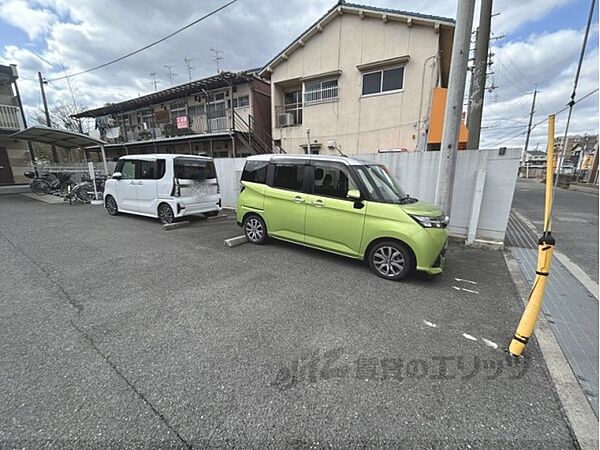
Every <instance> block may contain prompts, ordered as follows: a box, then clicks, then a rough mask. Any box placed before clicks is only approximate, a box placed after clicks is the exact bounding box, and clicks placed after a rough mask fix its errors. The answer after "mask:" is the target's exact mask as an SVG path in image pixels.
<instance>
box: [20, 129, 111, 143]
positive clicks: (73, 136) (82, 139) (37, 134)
mask: <svg viewBox="0 0 600 450" xmlns="http://www.w3.org/2000/svg"><path fill="white" fill-rule="evenodd" d="M9 137H10V138H12V139H21V140H23V141H29V142H41V143H43V144H50V145H55V146H57V147H63V148H81V147H89V146H92V145H104V144H105V142H104V141H101V140H100V139H95V138H93V137H90V136H88V135H87V134H81V133H74V132H72V131H66V130H59V129H56V128H49V127H39V126H35V127H29V128H27V129H25V130H22V131H18V132H17V133H13V134H11V135H10V136H9Z"/></svg>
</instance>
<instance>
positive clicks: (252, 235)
mask: <svg viewBox="0 0 600 450" xmlns="http://www.w3.org/2000/svg"><path fill="white" fill-rule="evenodd" d="M243 227H244V234H245V235H246V239H248V241H249V242H251V243H252V244H257V245H262V244H264V243H265V242H266V241H267V226H266V225H265V222H264V220H262V218H261V217H260V216H258V215H256V214H251V215H248V216H246V218H245V219H244V223H243Z"/></svg>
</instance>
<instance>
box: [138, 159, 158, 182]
mask: <svg viewBox="0 0 600 450" xmlns="http://www.w3.org/2000/svg"><path fill="white" fill-rule="evenodd" d="M137 164H138V176H137V179H138V180H155V179H156V162H155V161H137Z"/></svg>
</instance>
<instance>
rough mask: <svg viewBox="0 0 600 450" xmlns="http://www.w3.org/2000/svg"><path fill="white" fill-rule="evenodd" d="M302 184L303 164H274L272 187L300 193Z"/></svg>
mask: <svg viewBox="0 0 600 450" xmlns="http://www.w3.org/2000/svg"><path fill="white" fill-rule="evenodd" d="M303 184H304V164H295V163H288V164H286V163H278V164H275V174H274V177H273V187H276V188H280V189H290V190H292V191H302V187H303Z"/></svg>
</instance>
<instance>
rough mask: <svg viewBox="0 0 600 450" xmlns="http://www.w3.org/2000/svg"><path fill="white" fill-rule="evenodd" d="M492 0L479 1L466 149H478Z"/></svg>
mask: <svg viewBox="0 0 600 450" xmlns="http://www.w3.org/2000/svg"><path fill="white" fill-rule="evenodd" d="M492 3H493V0H481V9H480V11H479V28H478V29H477V41H476V43H475V63H474V65H473V75H472V78H471V95H470V97H471V98H470V101H469V114H468V118H469V140H468V143H467V148H468V149H478V148H479V138H480V136H481V118H482V115H483V97H484V94H485V82H486V79H487V68H488V51H489V43H490V28H491V24H492Z"/></svg>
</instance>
